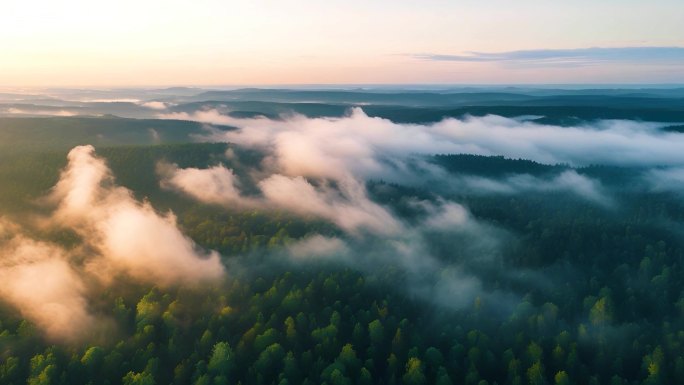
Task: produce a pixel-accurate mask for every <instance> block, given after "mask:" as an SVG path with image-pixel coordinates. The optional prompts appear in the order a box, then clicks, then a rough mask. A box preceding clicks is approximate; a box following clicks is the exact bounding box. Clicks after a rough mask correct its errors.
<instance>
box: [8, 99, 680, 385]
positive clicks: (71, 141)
mask: <svg viewBox="0 0 684 385" xmlns="http://www.w3.org/2000/svg"><path fill="white" fill-rule="evenodd" d="M140 92H142V91H140ZM155 92H156V94H155V96H154V97H153V96H150V98H149V100H147V99H144V97H143V96H144V95H139V97H140V98H141V99H140V102H138V103H133V104H135V105H136V106H137V107H135V108H146V109H147V110H149V111H152V112H151V114H156V115H151V116H147V117H155V116H157V115H158V116H157V117H161V118H164V119H126V118H118V117H112V116H103V117H99V118H98V117H83V116H73V117H42V118H36V117H23V118H18V117H15V116H13V117H6V118H0V138H1V139H2V140H1V142H0V149H1V150H2V151H1V152H0V282H1V284H0V383H1V384H23V383H28V384H217V385H218V384H239V383H241V384H278V385H284V384H324V383H325V384H328V385H333V384H473V385H485V384H487V385H494V384H499V385H502V384H611V385H617V384H623V385H631V384H677V383H682V382H684V351H683V350H682V344H683V343H684V323H683V321H682V319H683V318H682V315H683V312H684V297H683V296H682V293H684V282H683V281H682V279H680V277H681V276H682V275H683V274H684V271H683V269H684V264H683V263H682V259H683V258H684V247H683V246H684V239H683V238H682V235H683V234H684V233H683V232H682V223H683V221H684V199H682V198H683V197H684V190H682V186H683V185H684V184H682V183H681V181H682V180H684V178H682V177H681V175H682V173H681V169H682V168H683V167H684V158H682V157H681V153H679V152H678V151H680V150H681V143H682V141H683V139H682V138H684V136H681V135H682V134H681V133H680V132H679V131H678V130H677V129H676V126H674V128H673V125H672V124H670V123H668V122H671V121H672V119H674V118H672V116H674V115H673V114H676V113H679V112H677V111H679V110H677V107H676V102H675V101H673V100H674V99H675V97H674V96H673V97H672V99H668V96H667V95H663V94H662V92H661V94H659V97H661V98H663V99H664V100H667V101H668V102H667V103H664V104H663V105H666V106H668V108H670V112H671V114H670V115H667V114H666V115H662V116H663V118H662V119H660V120H658V119H655V118H653V119H648V121H646V122H644V121H640V120H639V121H637V120H630V121H615V120H594V119H595V118H596V117H599V118H611V116H610V114H614V113H615V109H619V110H620V111H621V112H620V114H623V115H624V114H627V112H626V111H627V110H625V109H622V108H621V107H619V106H620V105H622V104H620V103H621V101H624V100H623V99H629V98H631V97H634V98H641V97H637V96H629V93H627V94H625V95H623V94H620V95H618V96H615V95H612V96H611V94H613V93H618V92H617V91H610V92H609V91H605V92H604V94H603V96H605V97H606V98H605V100H604V102H603V103H604V105H601V106H600V108H599V107H597V108H595V109H594V112H593V114H594V115H592V116H588V117H584V116H582V115H581V114H576V112H577V111H580V110H581V108H580V107H581V105H584V104H586V103H589V101H588V100H594V99H595V96H596V93H598V95H601V94H600V92H599V91H597V90H592V91H591V92H589V91H587V92H589V93H591V94H592V97H591V98H588V99H587V100H586V101H583V102H581V103H579V104H575V105H571V104H568V100H570V99H577V98H578V97H577V95H570V96H572V98H567V97H568V95H566V94H567V93H570V91H567V92H566V93H559V94H558V95H555V96H554V97H553V98H552V97H550V96H548V95H543V92H542V91H540V90H527V91H525V92H524V93H523V92H522V91H520V92H521V93H522V95H520V96H516V97H513V96H511V95H508V96H506V95H503V94H500V95H498V96H497V95H489V96H487V97H484V96H483V95H479V96H477V95H475V94H468V95H464V94H458V93H457V92H454V93H453V95H452V94H440V93H433V94H430V93H423V94H421V93H415V92H406V93H396V94H391V93H373V92H369V93H364V92H358V93H354V92H349V93H344V92H339V93H336V92H322V91H321V92H316V93H308V94H307V93H306V92H304V91H296V92H295V91H292V92H284V91H283V92H281V93H278V92H270V93H269V92H266V91H257V90H253V91H248V90H244V91H235V92H233V93H232V94H231V93H230V92H227V93H210V94H205V95H200V94H199V92H200V91H198V92H197V94H192V95H191V96H187V95H186V94H185V93H183V94H178V95H175V96H173V97H170V96H168V95H165V99H163V100H162V99H160V98H158V97H156V96H159V94H160V91H158V90H157V91H155ZM169 92H172V91H169ZM545 92H546V91H545ZM548 92H551V91H548ZM648 92H649V91H644V93H648ZM653 92H655V91H653ZM672 92H673V93H675V96H677V95H678V94H676V92H675V91H672ZM459 95H460V96H459ZM313 96H317V97H318V98H319V99H317V100H319V101H320V104H321V105H323V107H321V106H319V105H311V104H302V105H301V106H293V107H292V109H289V105H288V104H287V103H289V102H292V103H291V104H297V103H295V102H297V101H310V100H313V99H312V98H313ZM209 97H211V100H210V101H208V100H209V99H207V98H209ZM223 97H225V98H226V99H229V97H230V98H238V99H239V98H245V100H242V102H244V103H243V107H244V106H245V105H246V106H248V107H249V109H246V108H245V109H243V110H235V108H234V107H235V106H237V105H238V104H236V103H237V101H235V100H233V99H231V100H233V101H232V102H231V101H230V100H227V101H226V103H227V104H225V105H224V106H222V105H221V103H222V102H221V100H222V99H221V98H223ZM618 97H619V98H618ZM250 98H251V99H250ZM349 98H356V99H357V100H358V102H357V103H361V102H364V103H370V105H368V106H366V105H364V106H363V107H362V108H363V110H360V109H349V108H348V107H351V106H353V105H354V103H350V104H349V105H347V104H345V101H347V100H348V99H349ZM476 98H479V100H480V102H479V103H480V104H483V105H484V104H487V105H486V106H477V107H472V108H471V107H467V105H466V104H464V105H463V106H461V105H460V104H459V103H460V102H458V100H461V101H462V103H466V102H467V103H473V101H474V100H475V99H476ZM501 98H504V99H505V100H506V101H507V103H505V104H498V103H500V100H502V99H501ZM616 98H618V99H616ZM190 99H194V100H190ZM416 100H418V101H421V100H422V102H421V103H412V102H411V101H416ZM552 100H555V101H552ZM238 101H239V100H238ZM561 101H562V102H561ZM628 101H629V102H630V103H632V102H633V103H637V102H639V101H642V100H641V99H639V100H631V99H630V100H628ZM148 102H156V103H155V104H148V105H147V107H145V104H144V103H148ZM390 102H391V103H399V104H400V103H407V104H411V107H406V109H405V110H401V109H400V108H399V107H401V106H395V107H392V106H390V105H389V103H390ZM182 103H187V104H182ZM230 103H234V104H230ZM278 103H279V104H278ZM326 103H327V104H326ZM534 103H537V104H538V105H539V106H541V105H543V104H546V105H548V104H554V103H555V104H559V106H557V107H554V108H557V110H556V112H557V113H558V115H553V114H549V115H545V117H541V116H536V117H530V116H521V115H525V114H520V115H515V114H513V115H509V114H504V113H502V114H500V115H503V116H508V117H502V116H483V117H477V116H478V115H479V114H478V113H477V111H479V109H482V108H487V109H491V110H492V111H494V110H496V109H499V110H501V111H505V110H507V109H512V108H513V105H514V104H515V105H518V104H528V105H531V106H532V107H534ZM105 104H106V103H105ZM609 104H613V106H609ZM628 104H629V103H627V105H628ZM449 105H450V106H452V107H453V108H463V109H464V110H468V111H472V112H473V115H474V116H470V117H463V118H454V117H451V118H449V117H447V118H444V119H443V118H442V117H443V116H448V115H440V114H442V112H443V110H444V108H446V107H445V106H449ZM649 106H650V107H649ZM658 106H659V104H658V103H655V102H653V104H652V105H645V106H644V108H645V109H649V108H650V109H652V110H649V111H650V112H649V114H650V113H652V114H653V115H654V116H660V115H658V114H657V110H658V108H660V107H658ZM67 107H68V106H67ZM87 107H88V108H94V107H95V106H87ZM106 107H107V106H106V105H98V106H97V108H101V109H102V108H106ZM110 107H111V106H110ZM124 107H125V106H124ZM124 107H121V106H118V107H117V108H124ZM129 107H131V106H129ZM528 107H529V106H528ZM528 107H525V108H528ZM60 108H61V109H63V108H66V107H65V106H61V107H60ZM84 108H85V107H84ZM125 108H128V107H125ZM131 108H132V107H131ZM231 108H233V109H234V110H233V111H228V110H229V109H231ZM297 108H299V109H300V110H299V111H298V110H296V109H297ZM392 108H396V111H400V110H401V111H404V112H402V113H404V114H409V113H412V114H414V115H412V116H411V117H410V118H409V117H407V118H406V119H403V120H402V119H388V117H389V116H383V115H382V113H389V112H387V111H395V110H392ZM515 108H523V107H522V106H517V107H515ZM582 108H583V107H582ZM307 109H308V110H307ZM293 110H294V111H295V112H299V113H300V115H297V114H293V113H292V111H293ZM338 110H339V111H338ZM136 111H137V110H136ZM149 111H148V112H149ZM250 111H251V112H250ZM288 111H289V113H288ZM302 111H304V112H302ZM382 111H385V112H382ZM407 111H408V112H407ZM435 111H438V112H435ZM515 111H518V110H515ZM521 111H522V110H521ZM537 111H545V110H544V109H537ZM559 111H560V112H559ZM563 111H565V112H563ZM568 111H569V112H568ZM642 112H643V111H641V110H635V112H634V113H635V114H638V113H642ZM397 114H399V112H397ZM539 114H544V113H543V112H539ZM14 115H16V114H14ZM428 115H429V116H430V118H429V119H423V118H421V119H418V118H419V117H421V116H423V117H425V116H428ZM644 116H646V115H644ZM649 116H650V115H649ZM620 117H622V118H625V117H627V116H622V115H620ZM170 118H172V119H170ZM670 118H672V119H670ZM561 121H562V124H561V123H560V122H561Z"/></svg>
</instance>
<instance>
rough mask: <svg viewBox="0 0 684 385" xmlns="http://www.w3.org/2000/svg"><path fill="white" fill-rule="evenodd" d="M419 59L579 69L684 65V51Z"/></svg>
mask: <svg viewBox="0 0 684 385" xmlns="http://www.w3.org/2000/svg"><path fill="white" fill-rule="evenodd" d="M411 56H412V57H414V58H416V59H421V60H430V61H443V62H444V61H447V62H449V61H451V62H494V63H502V64H517V65H550V66H551V65H552V66H580V65H591V64H599V63H608V62H610V63H632V64H639V63H648V64H672V65H674V64H677V65H681V64H684V47H615V48H601V47H592V48H575V49H533V50H519V51H505V52H465V53H462V54H458V55H448V54H432V53H427V54H414V55H411Z"/></svg>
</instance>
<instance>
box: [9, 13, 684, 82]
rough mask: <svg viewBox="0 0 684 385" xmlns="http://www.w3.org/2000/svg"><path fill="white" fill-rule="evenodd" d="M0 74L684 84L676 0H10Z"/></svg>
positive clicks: (39, 78)
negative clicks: (102, 0) (107, 0)
mask: <svg viewBox="0 0 684 385" xmlns="http://www.w3.org/2000/svg"><path fill="white" fill-rule="evenodd" d="M0 37H1V38H0V86H6V87H23V86H26V87H34V86H35V87H45V86H171V85H214V86H218V85H269V84H271V85H287V84H420V83H422V84H446V83H448V84H523V83H527V84H539V83H554V84H559V83H584V84H586V83H649V84H655V83H666V84H672V83H684V6H682V3H681V0H654V1H641V0H602V1H600V2H597V1H595V0H593V1H590V0H573V1H560V0H516V1H512V0H488V1H477V0H422V1H417V0H413V1H409V0H373V1H368V0H345V1H342V0H326V1H320V0H316V1H314V0H308V1H305V0H232V1H226V0H223V1H218V0H195V1H192V2H189V1H180V0H164V1H161V0H137V1H133V0H120V1H116V2H98V1H92V0H66V1H57V0H51V1H49V0H41V1H36V0H5V1H3V2H2V12H0Z"/></svg>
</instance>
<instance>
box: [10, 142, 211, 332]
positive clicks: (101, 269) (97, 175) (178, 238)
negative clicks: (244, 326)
mask: <svg viewBox="0 0 684 385" xmlns="http://www.w3.org/2000/svg"><path fill="white" fill-rule="evenodd" d="M42 203H43V204H45V205H47V206H49V207H53V208H54V210H53V212H52V214H51V215H50V216H49V217H41V218H37V219H34V220H33V221H32V222H33V223H32V224H31V225H30V226H31V227H32V229H31V230H33V231H32V232H34V233H35V232H36V230H38V232H39V230H41V229H42V230H45V229H62V230H67V231H71V232H73V233H75V234H76V235H77V238H78V239H79V241H78V243H77V244H76V245H73V246H71V247H69V248H67V247H65V246H63V245H59V244H56V243H54V242H49V241H45V240H39V239H32V238H31V237H30V236H29V235H27V233H28V232H27V231H25V229H22V227H21V226H19V225H17V224H14V223H12V222H10V221H9V219H3V221H2V223H0V240H1V241H2V244H1V247H0V250H2V251H1V255H0V261H1V263H0V277H2V280H3V285H2V288H1V289H0V296H2V298H3V299H4V300H6V301H7V302H9V303H10V304H11V305H13V306H14V307H16V308H17V309H18V310H19V311H20V312H21V314H22V315H23V316H24V317H26V318H27V319H29V320H31V321H33V322H34V323H35V324H36V325H38V326H39V327H41V328H43V329H44V330H45V332H46V333H47V334H48V336H50V337H53V338H63V339H68V340H72V339H76V338H78V337H79V336H81V335H82V334H84V333H87V331H88V329H89V327H91V326H94V324H95V322H94V320H95V318H96V316H95V315H93V314H91V313H90V311H89V306H88V298H89V297H90V296H91V295H94V296H96V295H97V293H91V289H95V288H102V287H107V286H111V285H113V284H115V283H116V282H117V280H118V279H119V278H126V279H133V280H135V281H139V282H144V283H148V284H153V285H158V286H172V285H177V284H183V285H188V286H193V285H198V284H200V283H202V282H207V281H215V280H217V279H220V278H222V277H223V276H224V268H223V265H222V264H221V262H220V260H219V256H218V254H217V253H216V252H208V253H207V252H205V251H202V250H201V249H200V248H199V247H197V246H196V245H195V243H194V242H193V241H192V240H191V239H190V238H188V237H187V236H185V235H183V233H181V231H180V230H179V229H178V227H177V225H176V219H175V217H174V215H173V214H172V213H167V214H165V215H162V214H159V213H157V212H156V211H155V210H154V209H153V208H152V206H151V205H150V204H149V203H148V202H139V201H136V200H135V199H134V198H133V195H132V193H131V192H130V191H129V190H127V189H125V188H123V187H120V186H117V185H116V183H115V181H114V177H113V176H112V175H111V172H110V170H109V168H108V167H107V165H106V163H105V161H104V160H103V159H101V158H99V157H97V156H96V155H95V150H94V148H93V147H92V146H79V147H76V148H74V149H73V150H71V151H70V152H69V155H68V164H67V166H66V168H65V169H64V170H63V171H62V173H61V176H60V179H59V182H58V183H57V184H56V185H55V187H54V188H53V189H52V191H51V192H50V194H49V195H48V196H47V197H45V199H44V201H43V202H42Z"/></svg>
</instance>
